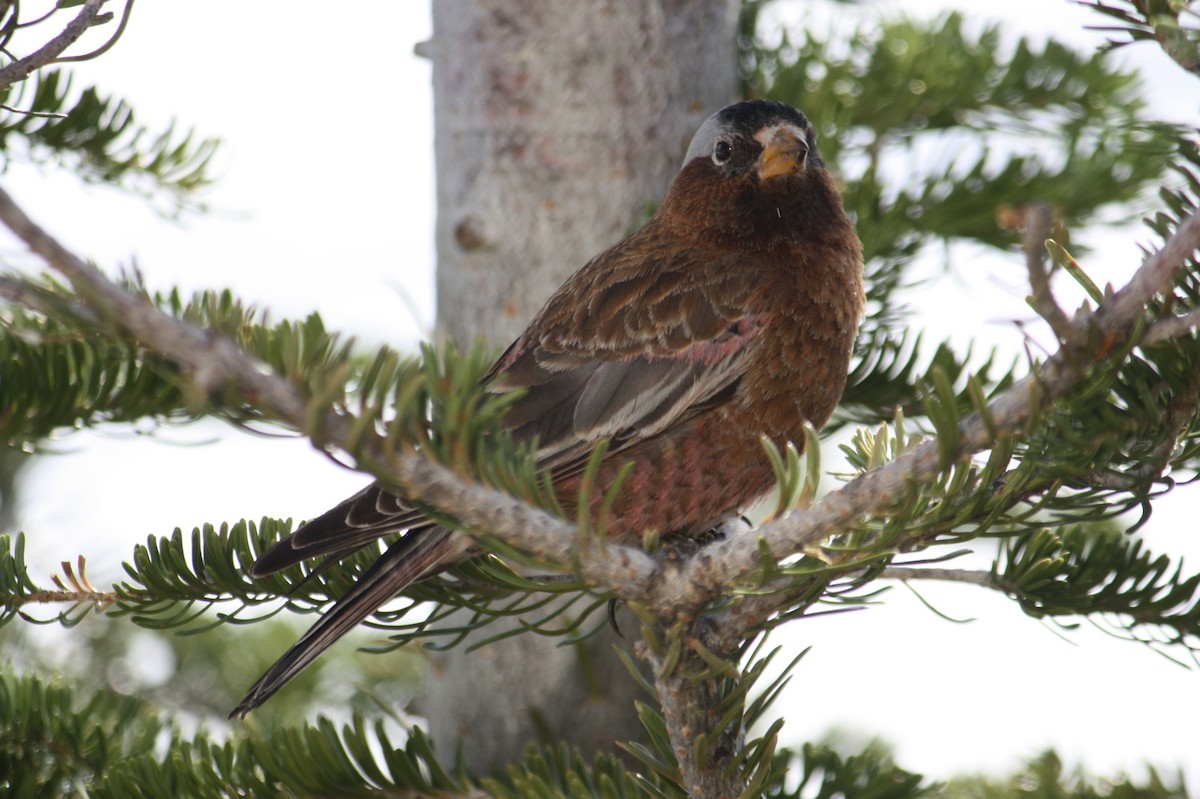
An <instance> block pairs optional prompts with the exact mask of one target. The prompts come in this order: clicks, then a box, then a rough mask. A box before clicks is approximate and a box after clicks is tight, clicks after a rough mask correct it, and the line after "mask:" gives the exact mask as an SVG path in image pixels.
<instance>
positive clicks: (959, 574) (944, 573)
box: [879, 566, 1004, 591]
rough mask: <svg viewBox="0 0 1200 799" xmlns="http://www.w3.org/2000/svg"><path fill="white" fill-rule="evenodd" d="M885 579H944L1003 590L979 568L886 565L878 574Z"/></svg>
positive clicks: (991, 577) (990, 574)
mask: <svg viewBox="0 0 1200 799" xmlns="http://www.w3.org/2000/svg"><path fill="white" fill-rule="evenodd" d="M879 576H880V577H882V578H883V579H885V580H945V581H947V582H951V583H968V584H970V585H978V586H981V587H983V588H994V589H996V590H997V591H1003V590H1004V589H1003V588H1001V587H1000V586H999V585H998V584H997V583H996V579H995V578H994V577H993V576H992V573H991V572H986V571H982V570H979V569H917V568H913V567H911V566H888V567H886V568H884V570H883V571H882V572H880V574H879Z"/></svg>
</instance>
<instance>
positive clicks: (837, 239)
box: [231, 100, 863, 717]
mask: <svg viewBox="0 0 1200 799" xmlns="http://www.w3.org/2000/svg"><path fill="white" fill-rule="evenodd" d="M862 309H863V287H862V251H861V245H860V244H859V241H858V237H857V236H856V235H855V232H854V225H853V224H852V222H851V221H850V219H849V218H847V216H846V214H845V212H844V211H843V209H842V201H841V197H840V196H839V194H838V191H837V188H836V186H835V185H834V181H833V179H832V177H830V175H829V173H828V172H827V171H826V169H825V166H824V164H823V163H822V162H821V159H820V158H819V157H818V155H817V147H816V134H815V133H814V131H813V128H812V125H811V124H810V123H809V121H808V119H806V118H805V116H804V115H803V114H802V113H800V112H799V111H797V110H796V109H794V108H791V107H790V106H787V105H783V104H782V103H777V102H773V101H769V100H751V101H747V102H742V103H737V104H735V105H731V106H729V107H727V108H725V109H723V110H721V111H719V112H718V113H716V114H714V115H713V116H712V117H710V118H709V119H708V120H707V121H706V122H705V123H704V124H703V125H702V126H701V127H700V130H699V131H698V132H697V133H696V136H695V138H694V139H693V140H692V143H691V146H690V147H689V148H688V151H687V155H686V156H685V158H684V163H683V168H682V169H681V170H680V172H679V174H678V175H677V176H676V177H675V180H674V182H673V183H672V184H671V187H670V189H669V190H668V192H667V196H666V198H665V199H664V200H663V203H662V206H661V207H660V208H659V210H658V212H657V213H656V214H655V215H654V216H653V218H651V219H650V221H648V222H647V223H646V224H645V226H644V227H642V229H641V230H639V231H638V232H637V233H635V234H633V235H632V236H630V237H629V238H628V239H626V240H625V241H623V242H621V243H620V244H617V245H616V246H615V247H612V248H611V249H609V250H607V251H605V252H603V253H601V254H600V255H598V256H596V257H595V258H593V259H592V260H591V261H589V262H588V263H587V264H586V265H585V266H584V267H583V268H582V269H580V270H579V271H578V272H576V273H575V274H574V275H573V276H571V278H570V279H568V280H567V282H566V283H564V284H563V285H562V287H561V288H559V290H558V291H557V292H555V294H554V296H553V297H551V298H550V300H549V302H547V303H546V305H545V307H543V308H542V310H541V311H540V312H539V313H538V314H537V316H535V317H534V319H533V321H532V322H530V323H529V327H527V328H526V330H525V332H524V333H522V334H521V336H520V337H519V338H518V339H517V340H516V341H515V342H514V343H513V344H512V346H511V347H509V348H508V351H507V352H505V353H504V355H503V356H501V358H500V360H499V361H498V362H497V363H496V364H495V366H494V367H493V368H492V370H491V372H490V374H489V377H488V380H489V386H490V388H491V389H492V390H495V391H506V390H510V389H516V388H522V389H525V392H526V393H525V394H524V395H523V396H522V397H521V398H520V399H518V400H517V401H516V403H515V404H514V405H513V407H512V409H511V411H510V412H509V414H508V416H507V417H506V420H505V424H506V426H507V427H508V428H509V429H511V430H512V432H513V435H514V438H515V439H516V440H518V441H530V440H533V439H534V438H536V439H537V442H538V450H537V457H538V462H539V465H540V466H541V467H542V468H543V469H545V470H548V471H549V472H550V473H551V475H552V477H553V482H554V488H555V491H556V493H557V494H558V497H559V499H560V500H561V502H562V504H563V507H564V508H566V509H567V510H568V511H573V509H574V508H575V504H576V499H577V496H578V491H579V482H580V478H581V471H582V467H583V465H584V464H585V463H586V462H587V459H588V456H589V454H590V453H591V452H592V450H593V449H594V447H595V446H596V445H597V444H598V443H599V442H600V441H602V440H608V441H609V449H608V452H607V455H606V456H605V458H604V460H603V462H602V463H601V465H600V470H599V477H598V483H597V485H596V487H595V490H594V492H593V493H592V496H593V497H595V501H596V502H599V501H600V498H602V497H603V496H604V494H605V493H606V491H607V489H608V488H609V487H610V486H611V485H612V484H613V481H614V480H615V479H616V476H617V474H618V473H619V472H620V470H621V469H622V468H623V467H624V466H625V465H626V464H629V463H632V464H633V467H632V471H631V473H630V474H629V477H628V478H627V480H626V482H625V484H624V486H623V488H622V489H621V490H620V492H619V494H618V498H617V500H616V503H615V505H614V507H613V508H612V509H611V511H610V512H609V518H608V523H607V527H606V531H607V534H608V536H609V537H610V538H611V539H612V540H614V541H616V542H618V543H623V544H639V543H640V542H641V541H642V539H643V533H645V532H647V531H651V530H653V531H657V532H659V533H661V534H668V533H670V534H678V535H684V536H697V535H702V534H705V533H707V532H708V531H709V530H711V529H713V528H714V527H715V526H716V525H719V524H720V523H722V522H724V521H725V520H727V519H728V518H730V517H731V516H733V515H734V514H736V513H738V511H740V510H741V509H743V508H745V507H746V506H748V505H750V504H751V503H753V502H754V501H755V500H756V499H758V498H759V497H761V496H762V495H763V494H765V493H766V492H767V491H769V490H770V489H771V488H772V486H773V484H774V472H773V471H772V469H771V465H770V462H769V461H768V459H767V457H766V455H765V453H764V450H763V447H762V443H761V437H762V436H763V435H767V436H770V438H771V439H772V440H773V441H774V442H775V443H776V444H777V445H780V446H782V445H784V444H785V443H786V442H789V441H792V442H795V443H796V444H797V445H798V446H799V445H802V444H803V443H804V433H803V425H804V423H805V422H808V423H810V424H812V425H814V426H817V427H819V426H821V425H822V424H824V423H825V421H826V420H827V419H828V418H829V416H830V414H831V413H832V412H833V409H834V406H835V405H836V404H837V402H838V400H839V399H840V398H841V394H842V389H843V388H844V386H845V382H846V372H847V369H848V366H849V360H850V352H851V348H852V346H853V343H854V338H855V334H856V332H857V329H858V321H859V317H860V316H861V314H862ZM450 510H452V509H450ZM400 531H407V532H405V534H404V535H403V536H402V537H401V538H400V539H399V540H397V541H396V542H395V543H394V544H392V545H391V546H390V547H389V548H388V549H387V551H386V552H384V553H383V554H382V555H381V556H380V558H379V559H378V560H377V561H376V562H375V563H374V565H372V566H371V568H370V569H368V570H367V571H366V573H364V574H363V576H362V577H361V578H360V579H359V580H358V582H357V583H356V584H355V585H354V586H353V587H352V588H351V589H350V590H349V591H347V593H346V595H345V596H343V597H342V598H341V599H340V600H338V602H337V603H336V604H335V605H334V606H333V607H332V608H331V609H330V610H329V612H327V613H326V614H325V615H324V616H322V618H321V619H320V620H319V621H318V622H317V623H316V624H314V625H313V627H312V628H311V629H309V631H308V632H307V633H305V635H304V636H303V637H302V638H301V639H300V640H299V641H298V642H297V643H296V644H295V645H294V646H293V647H292V648H291V649H290V650H288V651H287V652H286V653H285V654H284V655H283V657H282V658H280V660H279V661H278V662H277V663H276V664H275V665H274V666H272V667H271V668H270V669H269V670H268V671H267V673H266V674H264V675H263V676H262V678H261V679H259V681H258V682H257V683H256V684H255V685H254V687H253V688H251V689H250V691H249V693H248V694H247V695H246V698H245V699H244V700H242V703H241V704H240V705H238V707H237V708H236V709H235V710H234V711H233V713H232V714H231V717H240V716H244V715H245V714H246V713H248V712H249V711H250V710H252V709H254V708H255V707H257V706H258V705H260V704H262V703H263V702H264V701H266V700H267V699H268V698H269V697H270V696H271V695H272V694H274V693H275V691H277V690H278V689H279V688H280V687H282V686H283V685H284V684H285V683H286V682H287V681H288V680H290V679H291V678H292V677H294V676H295V675H296V674H297V673H298V672H299V671H300V670H301V669H303V668H304V667H305V666H307V665H308V664H309V663H311V662H312V661H313V660H314V659H315V658H316V657H317V656H318V655H319V654H320V653H321V652H322V651H324V650H325V649H326V648H327V647H328V646H330V645H331V644H332V643H334V642H335V641H336V640H337V639H338V638H340V637H341V636H343V635H345V634H346V633H347V632H349V631H350V630H351V629H353V628H354V627H355V626H356V625H357V624H358V623H359V622H361V621H363V620H364V619H365V618H366V617H367V616H368V615H370V614H371V613H372V612H373V611H375V610H376V609H377V608H379V607H380V606H381V605H383V604H384V603H385V602H387V601H389V600H390V599H392V598H393V597H395V596H396V595H397V594H398V593H400V592H401V591H403V590H404V588H405V587H406V586H408V585H410V584H411V583H413V582H415V581H417V580H421V579H424V578H426V577H429V576H430V575H433V574H437V573H438V572H440V571H443V570H444V569H446V568H448V567H450V566H453V565H454V564H456V563H459V562H461V561H462V560H464V559H466V558H469V557H471V556H472V555H474V554H475V553H477V552H478V551H479V548H478V545H476V544H475V543H474V542H473V540H472V539H471V538H470V537H469V536H467V535H465V534H462V533H456V532H451V531H450V530H447V529H446V528H444V527H439V526H437V525H435V524H434V523H433V522H431V521H429V520H428V519H426V518H425V517H424V516H422V515H421V513H420V512H419V511H417V510H415V509H414V508H413V506H412V505H411V504H409V502H408V501H407V500H406V499H405V498H404V497H401V496H397V495H395V494H392V493H390V492H388V491H387V490H386V489H384V488H382V487H381V486H379V485H378V484H372V485H370V486H368V487H367V488H365V489H364V490H363V491H361V492H359V493H358V494H355V495H354V496H353V497H350V498H349V499H347V500H346V501H345V502H343V503H341V504H340V505H338V506H337V507H335V508H333V509H332V510H329V511H327V512H326V513H325V514H323V515H322V516H319V517H318V518H316V519H313V520H312V521H310V522H308V523H307V524H305V525H304V526H302V527H301V528H300V529H298V530H297V531H296V532H294V533H292V534H291V535H290V536H288V537H287V538H285V539H283V540H282V541H280V542H279V543H278V544H276V545H275V546H273V547H272V548H271V549H270V550H268V551H267V552H266V553H264V554H263V556H262V557H261V558H259V560H258V561H257V562H256V563H255V564H254V566H253V568H252V570H251V572H252V574H253V575H254V576H262V575H266V574H271V573H272V572H275V571H278V570H280V569H283V568H285V567H287V566H290V565H292V564H295V563H298V562H299V561H302V560H306V559H309V558H313V557H320V556H325V557H335V558H336V557H342V556H345V555H347V554H349V553H350V552H353V551H354V550H357V549H359V548H361V547H364V546H366V545H368V544H370V543H372V542H373V541H374V540H375V539H376V538H378V537H380V536H383V535H386V534H389V533H395V532H400Z"/></svg>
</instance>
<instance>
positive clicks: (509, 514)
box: [0, 189, 656, 597]
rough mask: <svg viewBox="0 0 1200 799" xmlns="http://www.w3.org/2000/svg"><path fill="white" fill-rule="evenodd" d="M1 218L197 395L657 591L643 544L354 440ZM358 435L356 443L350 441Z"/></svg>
mask: <svg viewBox="0 0 1200 799" xmlns="http://www.w3.org/2000/svg"><path fill="white" fill-rule="evenodd" d="M0 221H3V223H4V224H5V225H7V226H8V227H9V229H10V230H12V231H13V233H15V234H16V235H17V236H18V237H19V238H20V239H21V240H23V241H24V242H25V243H26V244H27V245H28V246H29V248H30V249H31V250H33V252H34V253H36V254H37V255H39V256H41V257H42V258H43V259H45V260H46V262H47V263H48V264H50V266H52V267H53V268H54V269H56V270H58V271H59V272H60V273H62V274H63V275H64V276H65V277H66V278H67V279H68V280H69V281H70V283H71V285H72V286H73V287H74V289H75V290H76V292H78V294H79V295H80V296H81V297H83V298H84V300H85V301H86V302H87V303H89V304H90V305H92V306H93V307H94V309H95V310H96V311H98V312H99V314H100V316H101V317H102V318H104V319H107V320H111V324H113V325H114V326H116V327H118V328H120V329H121V330H123V331H125V332H126V333H128V334H129V335H130V336H132V337H133V338H134V339H136V340H137V341H139V342H141V343H142V344H143V345H144V346H146V347H147V348H149V349H151V350H153V351H155V352H158V353H159V354H161V355H162V356H164V357H165V358H167V359H168V360H171V361H173V362H175V363H177V364H179V365H180V366H181V367H183V369H184V370H185V373H186V378H187V379H188V380H189V382H190V383H191V385H192V387H193V388H194V389H195V391H196V392H197V394H198V395H199V396H209V395H211V394H213V393H215V392H217V391H219V390H221V389H223V388H225V387H227V386H230V385H232V386H235V387H236V388H237V389H238V390H239V391H240V392H241V393H242V395H243V396H244V397H245V398H246V399H247V400H248V401H250V402H253V403H255V404H256V405H258V406H260V407H262V408H264V409H269V410H270V411H271V412H272V414H274V416H275V417H276V418H277V419H278V420H280V421H282V422H284V423H286V424H288V425H290V426H292V427H293V428H294V429H297V430H306V431H309V432H310V438H311V439H312V441H313V444H314V445H315V446H316V447H318V448H319V449H322V450H331V449H346V450H351V449H356V450H357V459H358V463H359V468H362V469H363V470H364V471H368V470H369V471H370V472H371V473H372V474H374V475H375V476H376V477H378V478H379V479H381V480H382V481H384V482H385V483H388V484H389V485H392V486H395V487H396V488H398V489H399V490H401V491H402V492H403V493H405V494H406V495H407V496H411V497H413V498H417V499H420V500H422V501H425V502H428V503H429V504H431V505H433V506H434V507H439V508H448V509H453V512H454V515H455V516H456V517H457V518H458V519H459V520H460V521H461V522H463V523H464V524H465V525H466V526H468V527H469V528H471V529H476V530H481V531H486V532H488V533H490V534H493V535H495V536H497V537H498V538H500V539H502V540H504V541H505V542H507V543H510V544H513V545H515V546H517V547H520V548H521V549H524V550H526V551H528V552H529V553H531V554H532V555H534V556H536V557H538V558H542V559H544V560H547V561H550V562H553V563H559V564H573V563H577V564H578V568H579V570H580V572H581V573H582V575H583V576H584V578H585V579H587V580H588V581H589V582H591V583H593V584H597V585H601V586H604V587H605V588H606V589H610V590H614V591H616V592H618V593H619V594H620V595H622V596H629V597H640V596H647V595H649V594H651V593H653V591H654V586H655V580H654V576H655V573H656V568H655V564H654V561H653V560H652V559H651V558H650V557H649V556H648V555H646V554H645V553H643V552H642V551H641V550H639V549H634V548H631V547H622V546H616V545H597V546H591V547H580V546H579V534H578V531H577V529H576V528H575V526H574V525H572V524H570V523H568V522H565V521H563V520H561V519H559V518H556V517H554V516H552V515H550V514H549V513H546V512H544V511H541V510H538V509H536V508H533V507H530V506H529V505H527V504H525V503H524V502H521V501H520V500H518V499H515V498H513V497H510V496H508V495H507V494H503V493H500V492H497V491H494V490H491V489H488V488H485V487H484V486H481V485H479V484H476V483H473V482H470V481H467V480H464V479H463V478H462V477H460V476H459V475H458V474H456V473H455V472H454V471H453V470H451V469H449V468H447V467H445V466H442V465H440V464H437V463H434V462H432V461H430V460H428V459H426V458H424V457H422V456H421V455H419V454H417V453H414V452H411V451H400V452H397V451H395V449H394V448H392V447H389V446H388V444H387V442H386V440H384V439H383V438H382V437H380V436H378V435H366V436H362V437H359V436H358V435H357V434H356V433H355V432H354V431H353V430H352V426H351V420H350V419H349V418H348V417H347V416H346V415H345V414H342V413H339V412H336V411H333V410H328V409H326V410H325V411H324V412H322V413H321V414H320V418H319V420H318V422H317V423H316V424H315V425H314V424H313V423H312V419H311V413H310V411H311V410H312V409H310V401H309V399H308V398H306V397H304V396H302V394H301V393H300V392H299V391H298V390H297V389H295V388H294V387H293V386H291V385H290V384H289V383H288V382H287V381H286V380H284V379H283V378H282V377H280V376H278V375H276V374H274V373H273V372H272V371H271V370H270V369H269V368H267V367H266V366H265V365H264V364H262V363H259V362H257V361H255V360H254V359H252V358H251V357H249V356H248V355H247V354H246V353H244V352H243V351H242V350H241V349H239V348H238V347H237V346H236V345H235V344H234V343H233V342H232V341H230V340H228V339H226V338H224V337H221V336H218V335H215V334H213V333H212V332H210V331H205V330H202V329H199V328H197V327H195V326H192V325H189V324H187V323H185V322H182V321H180V320H177V319H174V318H172V317H171V316H169V315H167V314H165V313H163V312H162V311H160V310H159V309H157V308H156V307H155V306H154V305H153V304H152V303H150V302H148V301H146V300H144V299H143V298H139V297H135V296H134V295H132V294H130V293H128V292H126V291H125V290H123V289H122V288H121V287H120V286H118V285H116V284H115V283H113V282H112V281H110V280H109V279H108V278H107V277H105V276H104V275H103V274H102V273H101V272H100V271H99V270H98V269H97V268H96V267H94V266H92V265H90V264H88V263H86V262H85V261H83V260H82V259H81V258H79V257H78V256H76V255H75V254H74V253H72V252H71V251H69V250H67V249H66V248H65V247H63V246H62V245H61V244H60V243H59V242H58V241H57V240H56V239H55V238H54V237H53V236H51V235H49V234H48V233H47V232H46V231H44V230H43V229H42V228H40V227H39V226H38V225H36V224H35V223H34V222H33V221H32V220H31V219H29V217H28V216H26V214H25V213H24V212H23V211H22V210H21V209H20V208H19V207H18V206H17V205H16V203H15V202H13V200H12V198H11V197H10V196H9V195H8V193H7V192H5V191H3V190H2V189H0ZM314 428H315V429H314ZM356 439H357V441H358V446H357V447H353V446H352V443H353V441H354V440H356Z"/></svg>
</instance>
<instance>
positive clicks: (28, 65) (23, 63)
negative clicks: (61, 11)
mask: <svg viewBox="0 0 1200 799" xmlns="http://www.w3.org/2000/svg"><path fill="white" fill-rule="evenodd" d="M104 3H105V0H87V2H85V3H84V4H83V8H81V9H79V13H78V14H77V15H76V16H75V19H73V20H71V21H70V22H68V23H67V27H65V28H63V30H62V33H60V34H58V35H57V36H55V37H54V38H53V39H51V40H50V41H48V42H46V43H45V44H44V45H42V46H41V47H40V48H38V49H37V50H35V51H34V52H32V53H30V54H29V55H27V56H25V57H24V58H22V59H19V60H17V61H14V62H12V63H11V64H9V65H8V66H6V67H4V68H3V69H0V91H2V90H4V89H7V88H8V87H9V86H11V85H13V84H14V83H17V82H18V81H23V80H25V79H26V78H28V77H29V76H30V75H32V74H33V73H34V72H36V71H37V70H39V69H41V68H42V67H44V66H46V65H47V64H49V63H51V62H52V61H54V60H55V59H56V58H58V57H59V55H61V54H62V52H63V51H64V50H66V49H67V48H68V47H70V46H71V45H72V44H74V43H75V41H76V40H77V39H78V38H79V37H80V36H82V35H83V32H84V31H86V30H87V29H88V28H90V27H91V26H92V24H93V23H94V22H95V21H96V15H97V14H99V13H100V6H102V5H104Z"/></svg>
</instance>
